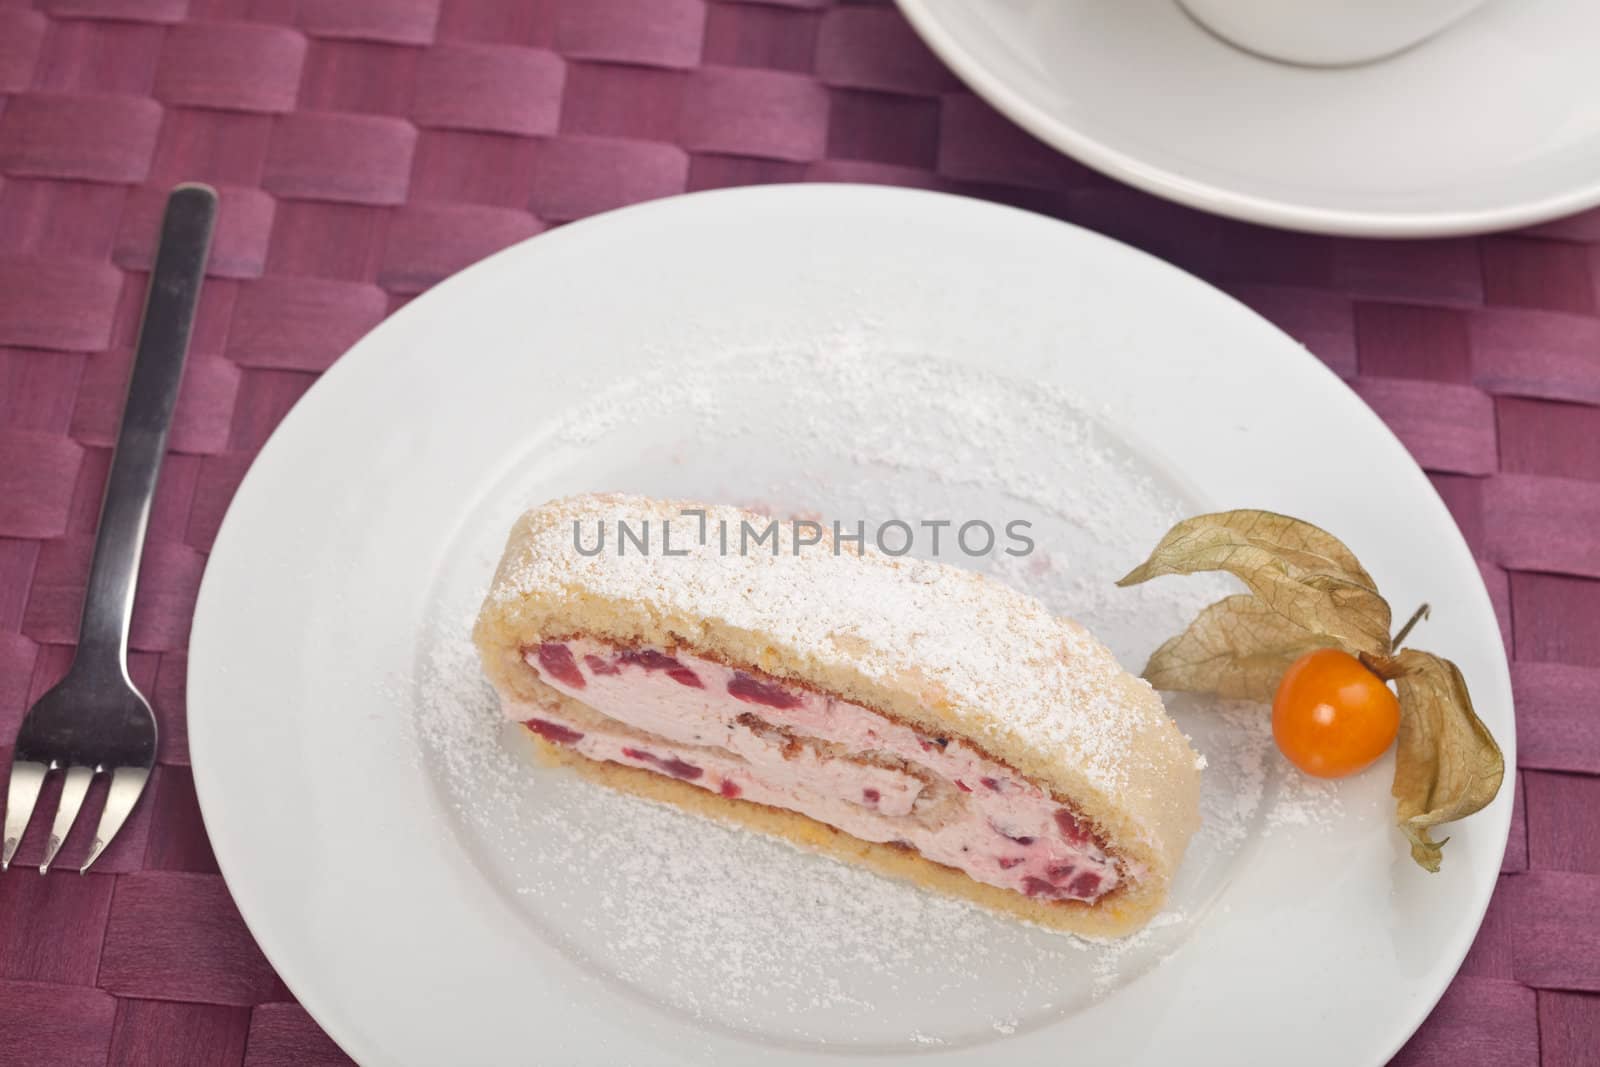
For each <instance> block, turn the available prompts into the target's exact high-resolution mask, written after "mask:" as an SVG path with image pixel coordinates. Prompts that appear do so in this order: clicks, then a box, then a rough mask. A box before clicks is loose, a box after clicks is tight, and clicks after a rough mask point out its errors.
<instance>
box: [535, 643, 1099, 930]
mask: <svg viewBox="0 0 1600 1067" xmlns="http://www.w3.org/2000/svg"><path fill="white" fill-rule="evenodd" d="M524 658H525V659H526V660H527V662H528V665H529V666H531V667H532V668H533V669H534V670H536V671H538V672H539V677H540V679H541V680H543V681H544V682H545V683H546V684H548V685H550V686H551V687H552V688H554V689H557V690H559V691H560V692H562V693H565V694H566V695H568V696H570V697H572V698H573V699H575V700H578V701H581V702H582V703H584V704H585V705H587V706H588V707H590V708H592V709H593V710H594V711H596V712H598V713H600V714H601V715H602V716H604V717H605V718H606V720H607V722H606V723H605V725H603V726H600V727H595V726H592V725H588V724H584V723H578V722H573V721H569V720H566V719H564V718H563V717H562V716H561V715H560V714H559V713H556V712H553V711H550V710H548V709H544V708H532V707H529V706H527V705H520V706H511V707H508V708H507V711H508V713H509V714H511V715H513V716H514V717H516V718H517V719H520V720H522V721H523V722H524V724H525V725H526V726H527V728H528V729H529V730H531V731H533V732H534V733H536V734H538V735H539V736H541V737H543V738H544V739H545V740H547V741H551V742H554V743H556V744H562V745H568V746H570V747H572V748H574V749H576V750H577V751H578V752H579V753H581V754H582V755H584V756H586V757H588V758H589V759H593V760H609V761H611V762H614V763H621V764H625V765H628V766H633V767H641V768H643V769H645V770H649V771H654V772H656V773H658V774H665V775H670V776H672V777H674V778H678V779H681V780H683V781H685V782H689V783H690V784H692V785H696V786H699V787H700V788H702V789H706V790H709V791H711V792H716V793H721V794H722V795H723V796H726V797H738V798H742V799H745V800H750V801H754V802H756V803H760V804H767V805H770V806H772V807H775V808H782V809H785V810H788V811H796V812H799V813H801V814H803V815H806V816H809V817H810V818H813V819H816V820H817V821H818V822H823V823H827V824H828V825H830V826H834V827H837V828H838V829H840V830H843V831H844V832H845V833H848V834H851V835H853V836H855V837H858V838H861V839H863V840H866V841H875V842H881V843H887V844H894V845H898V846H900V847H905V848H910V849H914V850H916V851H917V852H919V853H920V854H921V855H923V856H924V857H926V858H927V859H930V860H933V861H934V862H935V863H941V864H944V865H945V866H947V867H954V868H956V869H958V870H960V871H963V872H965V873H966V874H967V875H968V876H970V877H971V878H973V879H974V880H976V881H979V882H983V883H986V884H988V885H993V886H998V887H1000V888H1002V889H1011V890H1015V891H1017V892H1019V893H1023V894H1026V895H1027V896H1030V897H1038V898H1041V899H1045V900H1083V901H1094V900H1098V899H1099V898H1100V897H1102V896H1104V895H1105V894H1106V893H1108V892H1110V891H1111V890H1113V889H1115V888H1116V887H1117V885H1118V883H1119V881H1120V880H1121V877H1122V872H1121V871H1120V870H1119V868H1118V865H1117V862H1116V861H1115V860H1114V859H1113V858H1112V857H1110V856H1109V855H1108V854H1107V853H1106V850H1105V848H1104V846H1103V845H1102V844H1101V843H1100V842H1099V841H1098V840H1097V839H1096V838H1095V836H1094V834H1093V833H1091V832H1090V830H1089V828H1088V827H1087V826H1086V825H1085V824H1083V823H1082V822H1081V821H1080V820H1079V819H1078V818H1077V817H1076V815H1075V814H1074V812H1073V811H1072V810H1071V809H1070V808H1068V807H1065V806H1063V805H1062V804H1061V803H1060V802H1059V801H1057V800H1055V799H1054V798H1053V797H1051V796H1050V795H1049V793H1047V792H1046V791H1045V790H1043V789H1041V788H1040V787H1039V786H1037V785H1034V784H1033V783H1032V782H1029V781H1027V780H1025V779H1024V778H1022V777H1021V776H1019V775H1018V774H1017V773H1016V772H1015V771H1013V770H1011V769H1010V768H1008V767H1006V766H1005V765H1003V764H1000V763H997V762H995V761H993V760H991V759H988V758H987V757H985V756H984V755H983V754H981V753H980V752H978V751H977V750H975V749H974V748H972V747H971V746H969V745H967V744H965V743H964V742H962V741H960V740H957V739H947V738H941V737H928V736H925V735H923V734H921V733H919V732H918V731H916V730H914V729H912V728H910V727H908V726H903V725H901V724H899V723H896V722H894V721H892V720H890V719H888V718H886V717H885V716H883V715H880V714H878V713H877V712H875V711H873V710H871V709H869V708H865V707H862V706H861V705H859V704H852V703H849V702H847V701H843V700H838V699H835V698H833V697H828V696H823V695H821V694H819V693H814V692H812V691H810V690H808V689H804V688H801V687H798V686H791V685H787V684H785V683H783V682H782V681H779V680H777V679H774V678H772V677H771V676H768V675H764V674H760V673H756V672H749V671H740V670H735V669H733V668H730V667H725V666H723V665H722V664H720V663H716V662H714V661H711V660H706V659H700V658H698V657H694V656H688V655H682V654H669V653H666V652H663V651H660V650H657V649H650V648H635V649H629V648H618V647H616V646H613V645H610V644H606V643H604V642H600V641H595V640H591V639H588V638H574V639H572V640H569V641H566V642H546V643H545V644H542V645H539V646H537V647H534V648H529V649H527V650H526V651H525V653H524Z"/></svg>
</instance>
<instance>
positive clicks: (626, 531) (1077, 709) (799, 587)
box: [473, 495, 1200, 936]
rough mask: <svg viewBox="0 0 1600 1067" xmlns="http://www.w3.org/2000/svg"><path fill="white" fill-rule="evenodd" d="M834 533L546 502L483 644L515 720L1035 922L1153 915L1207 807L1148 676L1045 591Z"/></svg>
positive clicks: (685, 793)
mask: <svg viewBox="0 0 1600 1067" xmlns="http://www.w3.org/2000/svg"><path fill="white" fill-rule="evenodd" d="M747 527H748V531H749V532H747V529H746V528H747ZM758 537H759V540H758V539H757V538H758ZM846 540H848V538H846V537H840V538H839V539H838V541H837V542H836V540H835V538H834V537H833V536H830V534H829V532H828V531H827V530H825V529H823V528H822V527H821V526H820V524H815V523H802V524H800V525H798V526H796V525H795V524H792V523H787V522H780V523H776V524H774V523H773V520H771V519H770V518H768V517H765V516H758V515H755V514H752V513H750V512H745V511H739V510H737V509H734V508H724V507H713V506H710V505H700V504H690V503H684V502H681V501H660V500H649V499H644V498H640V497H627V496H613V495H591V496H578V497H570V498H567V499H563V500H556V501H552V502H550V503H548V504H545V505H543V506H542V507H538V508H535V509H533V510H532V511H529V512H528V513H527V514H525V515H524V516H522V518H521V519H520V520H518V522H517V523H516V525H515V527H514V528H513V529H512V531H511V537H510V540H509V542H508V543H507V545H506V551H505V555H504V556H503V557H502V559H501V561H500V566H499V569H498V571H497V572H496V574H495V578H494V584H493V587H492V588H491V589H490V591H489V595H488V597H487V598H486V599H485V601H484V604H483V609H482V611H481V612H480V614H479V616H478V621H477V626H476V627H475V629H474V633H473V637H474V640H475V641H476V643H477V646H478V650H479V652H480V654H481V656H482V658H483V664H484V669H485V671H486V672H487V674H488V676H489V679H490V680H491V681H492V682H493V683H494V686H495V688H496V689H497V690H498V691H499V693H500V697H501V700H502V703H503V706H504V709H505V712H506V714H507V715H508V716H510V717H511V718H513V719H514V720H516V721H518V722H521V723H523V724H525V725H526V727H527V729H528V730H529V731H531V732H532V734H533V735H534V736H535V739H536V742H537V745H538V747H539V749H540V751H541V752H542V753H543V754H544V755H545V756H547V757H548V758H551V759H553V760H556V761H559V762H562V763H568V764H571V765H572V766H574V767H576V768H578V769H579V770H580V771H582V772H583V773H585V774H587V775H589V776H590V777H591V778H594V779H596V780H598V781H601V782H603V783H605V784H607V785H609V786H613V787H615V788H618V789H623V790H627V791H629V792H633V793H638V794H642V795H644V796H647V797H651V798H654V799H657V800H664V801H670V802H672V803H674V804H677V805H679V806H681V807H683V808H686V809H688V810H690V811H695V812H700V813H703V814H706V815H713V816H716V817H719V818H723V819H727V820H732V821H736V822H739V823H742V824H744V825H746V826H749V827H752V828H755V829H759V830H763V831H766V832H768V833H772V834H777V835H780V836H782V837H785V838H788V839H790V840H792V841H795V842H799V843H801V844H804V845H806V846H809V847H812V848H815V849H818V850H820V851H823V852H826V853H828V854H830V855H833V856H835V857H838V858H842V859H846V860H850V861H854V862H859V863H863V864H865V865H867V866H869V867H872V868H874V869H876V870H878V871H881V872H883V873H886V874H891V875H896V876H899V877H903V878H907V879H910V880H912V881H915V882H917V883H919V884H922V885H924V886H928V887H931V888H934V889H938V890H941V891H944V892H947V893H951V894H954V895H957V896H961V897H965V898H967V899H970V900H974V901H977V902H979V903H981V904H984V905H987V906H989V907H992V908H995V909H997V910H1001V911H1006V912H1010V913H1012V914H1014V915H1017V916H1021V917H1023V918H1025V919H1029V920H1031V921H1034V922H1037V923H1041V924H1043V925H1047V926H1052V927H1056V928H1059V929H1063V930H1069V931H1073V932H1076V933H1082V934H1088V935H1096V936H1114V935H1120V934H1125V933H1128V932H1130V931H1132V930H1134V929H1137V928H1138V927H1139V926H1141V925H1143V924H1144V923H1145V922H1146V921H1147V920H1149V919H1150V918H1151V917H1152V916H1153V915H1155V914H1156V912H1157V911H1158V910H1159V909H1160V907H1161V904H1162V901H1163V900H1164V899H1165V897H1166V894H1167V887H1168V885H1169V884H1170V882H1171V879H1172V875H1173V871H1174V870H1175V869H1176V868H1177V866H1178V862H1179V860H1180V859H1181V858H1182V856H1183V851H1184V847H1185V846H1186V845H1187V843H1188V840H1189V837H1190V835H1191V834H1192V833H1193V832H1194V830H1195V828H1196V827H1197V826H1198V824H1199V795H1200V771H1199V760H1198V758H1197V757H1196V755H1195V753H1194V751H1193V750H1192V749H1191V748H1190V747H1189V745H1188V743H1187V741H1186V740H1185V738H1184V736H1183V735H1182V733H1180V732H1179V730H1178V728H1177V727H1176V726H1175V725H1174V724H1173V722H1172V720H1171V719H1169V718H1168V717H1167V716H1166V714H1165V711H1164V709H1163V708H1162V705H1161V700H1160V698H1159V697H1158V696H1157V695H1156V693H1155V691H1154V690H1152V689H1151V688H1150V687H1149V686H1148V685H1146V684H1145V683H1144V682H1142V681H1140V680H1139V679H1137V678H1135V677H1133V676H1132V675H1130V674H1128V673H1127V672H1126V671H1124V670H1122V668H1121V667H1119V666H1118V665H1117V662H1116V660H1115V659H1113V658H1112V655H1111V653H1110V652H1109V651H1108V650H1107V649H1106V648H1105V646H1103V645H1101V644H1100V643H1099V642H1098V641H1096V640H1095V639H1094V638H1093V637H1092V636H1090V635H1089V633H1088V632H1087V631H1086V630H1084V629H1083V627H1081V626H1079V625H1078V624H1077V623H1074V622H1072V621H1070V620H1068V619H1061V618H1056V617H1055V616H1052V615H1051V614H1050V613H1049V612H1048V611H1047V610H1046V609H1045V608H1044V606H1043V605H1042V604H1040V603H1039V602H1038V601H1036V600H1034V599H1033V598H1031V597H1028V596H1025V595H1023V594H1022V593H1019V592H1016V591H1015V590H1012V589H1010V588H1007V587H1006V586H1004V585H1001V584H1000V583H998V582H995V581H993V580H991V579H988V578H986V577H984V576H982V575H979V574H977V573H975V572H972V571H967V570H963V569H960V568H957V567H950V566H945V565H942V564H935V563H927V562H921V561H917V560H912V559H903V558H891V557H889V556H886V555H883V554H881V553H878V552H876V551H873V550H870V549H868V550H867V551H864V552H863V551H861V550H859V549H858V548H856V547H855V546H854V545H851V544H845V543H842V542H845V541H846Z"/></svg>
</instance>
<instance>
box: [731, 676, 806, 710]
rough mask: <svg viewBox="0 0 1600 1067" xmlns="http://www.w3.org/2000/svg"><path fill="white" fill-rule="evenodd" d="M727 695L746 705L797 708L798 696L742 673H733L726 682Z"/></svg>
mask: <svg viewBox="0 0 1600 1067" xmlns="http://www.w3.org/2000/svg"><path fill="white" fill-rule="evenodd" d="M728 694H729V695H730V696H734V697H738V698H739V699H740V700H742V701H744V702H745V703H746V704H764V705H766V706H767V707H769V708H798V707H799V706H800V696H799V695H798V694H796V693H791V692H790V691H789V690H787V689H785V688H784V687H783V686H781V685H779V684H778V683H776V682H763V681H759V680H758V679H755V678H752V677H750V675H748V674H746V673H744V672H743V671H735V672H734V674H733V678H732V679H731V680H730V681H729V682H728Z"/></svg>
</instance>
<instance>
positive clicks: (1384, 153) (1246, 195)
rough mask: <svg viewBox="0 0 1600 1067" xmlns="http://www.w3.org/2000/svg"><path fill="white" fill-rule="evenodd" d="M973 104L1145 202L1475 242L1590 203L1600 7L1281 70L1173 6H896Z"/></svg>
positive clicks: (951, 0)
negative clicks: (1349, 62)
mask: <svg viewBox="0 0 1600 1067" xmlns="http://www.w3.org/2000/svg"><path fill="white" fill-rule="evenodd" d="M899 4H900V7H901V9H902V10H903V11H904V12H905V14H906V16H907V17H908V18H909V19H910V20H911V23H912V25H913V26H915V27H916V28H917V31H918V32H919V33H920V34H921V35H922V37H923V39H924V40H925V41H927V43H928V44H929V45H930V46H931V47H932V48H933V49H934V51H936V52H937V53H938V54H939V55H940V56H942V57H943V58H944V60H945V61H946V62H947V63H949V64H950V66H951V67H953V68H954V69H955V72H956V73H957V74H958V75H960V76H961V78H962V79H963V80H965V81H966V82H967V84H968V85H970V86H971V87H972V88H973V90H974V91H976V92H977V93H978V94H979V95H981V96H983V97H984V98H985V99H986V100H988V101H989V102H990V103H991V104H993V105H994V106H995V107H997V108H999V109H1000V110H1001V111H1003V112H1004V113H1005V114H1007V115H1008V116H1010V117H1011V119H1012V120H1014V121H1015V122H1017V123H1018V124H1020V125H1021V126H1023V127H1025V128H1026V129H1028V130H1029V131H1031V132H1032V133H1033V134H1034V135H1035V136H1037V137H1040V138H1042V139H1043V140H1044V141H1046V142H1048V143H1049V144H1052V145H1054V146H1055V147H1056V148H1059V149H1060V150H1061V151H1063V152H1066V153H1067V154H1069V155H1071V156H1074V157H1075V158H1077V159H1079V160H1081V161H1082V162H1084V163H1086V164H1088V165H1089V166H1092V167H1095V168H1096V169H1098V170H1101V171H1104V172H1105V173H1107V174H1109V175H1111V176H1112V177H1115V178H1118V179H1120V180H1122V181H1126V182H1129V183H1131V184H1133V185H1137V186H1140V187H1141V188H1144V189H1146V190H1149V191H1150V192H1152V193H1156V194H1157V195H1159V196H1164V197H1167V198H1169V199H1171V200H1176V201H1179V202H1180V203H1184V204H1188V205H1190V206H1192V207H1197V208H1201V209H1202V210H1206V211H1214V212H1217V213H1218V214H1223V215H1231V216H1234V217H1236V218H1241V219H1247V220H1250V221H1253V222H1260V223H1265V224H1268V225H1273V226H1285V227H1289V228H1292V229H1299V230H1310V231H1315V232H1320V233H1339V234H1350V235H1357V236H1375V237H1376V236H1383V237H1402V236H1411V237H1420V236H1442V235H1447V234H1462V233H1479V232H1483V231H1487V230H1495V229H1503V228H1507V227H1512V226H1520V225H1527V224H1531V223H1535V222H1542V221H1544V220H1546V219H1551V218H1556V217H1558V216H1561V215H1565V214H1569V213H1571V212H1574V211H1578V210H1581V209H1583V208H1586V207H1590V206H1592V205H1594V204H1596V203H1600V107H1597V106H1596V104H1595V101H1596V100H1597V99H1600V4H1596V3H1593V2H1592V0H1492V2H1491V3H1489V4H1488V5H1486V6H1485V7H1484V8H1482V9H1481V10H1479V11H1478V12H1476V13H1474V14H1472V15H1470V16H1468V17H1467V18H1466V19H1465V20H1463V21H1462V22H1460V23H1459V24H1457V25H1455V26H1453V27H1451V28H1450V29H1448V30H1446V31H1445V32H1444V33H1442V34H1440V35H1438V36H1437V37H1434V38H1432V39H1430V40H1428V41H1425V42H1423V43H1422V44H1421V45H1419V46H1417V47H1415V48H1413V49H1411V50H1409V51H1407V52H1404V53H1402V54H1400V55H1397V56H1394V57H1392V58H1390V59H1387V60H1382V61H1379V62H1376V63H1372V64H1368V65H1366V66H1358V67H1345V68H1337V69H1312V68H1306V67H1295V66H1289V65H1286V64H1281V63H1277V62H1273V61H1271V60H1266V59H1261V58H1258V57H1256V56H1252V55H1249V54H1247V53H1245V52H1242V51H1240V50H1238V49H1236V48H1234V47H1233V46H1231V45H1228V44H1225V43H1223V42H1222V41H1221V40H1219V39H1218V38H1216V37H1213V36H1212V35H1211V34H1209V33H1208V32H1207V31H1206V30H1204V29H1202V28H1201V27H1200V26H1199V25H1198V24H1197V23H1195V22H1194V21H1192V20H1191V19H1190V18H1189V17H1188V16H1187V15H1185V14H1184V12H1183V11H1182V9H1181V8H1180V7H1179V6H1178V4H1177V3H1176V2H1175V0H1116V2H1115V3H1107V2H1106V0H899Z"/></svg>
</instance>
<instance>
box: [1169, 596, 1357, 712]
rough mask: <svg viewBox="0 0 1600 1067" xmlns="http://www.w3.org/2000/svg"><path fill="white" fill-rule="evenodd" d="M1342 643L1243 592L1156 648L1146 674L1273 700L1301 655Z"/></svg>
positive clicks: (1189, 688) (1175, 686) (1188, 687)
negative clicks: (1281, 683) (1307, 627)
mask: <svg viewBox="0 0 1600 1067" xmlns="http://www.w3.org/2000/svg"><path fill="white" fill-rule="evenodd" d="M1336 644H1337V642H1336V641H1334V640H1333V639H1331V638H1328V637H1325V636H1322V635H1320V634H1314V633H1312V632H1311V631H1310V630H1307V629H1305V628H1304V627H1301V626H1296V625H1295V624H1294V623H1292V622H1290V621H1289V619H1288V618H1287V617H1285V616H1283V615H1281V614H1279V613H1278V612H1277V611H1274V610H1273V609H1272V608H1271V607H1269V606H1268V605H1267V604H1265V603H1263V602H1262V601H1261V600H1260V598H1258V597H1254V596H1251V595H1249V594H1240V595H1238V596H1230V597H1228V598H1226V599H1224V600H1219V601H1217V602H1216V603H1215V604H1212V605H1211V606H1210V607H1208V608H1206V609H1205V610H1204V611H1202V612H1201V613H1200V614H1199V616H1197V617H1196V618H1195V620H1194V622H1192V623H1190V624H1189V628H1188V629H1187V630H1185V631H1183V633H1181V634H1179V635H1178V636H1176V637H1174V638H1172V639H1171V640H1170V641H1168V642H1167V643H1166V644H1164V645H1162V646H1161V647H1160V648H1158V649H1156V650H1155V652H1154V653H1153V654H1151V656H1150V661H1149V662H1148V663H1147V664H1145V668H1144V677H1145V680H1146V681H1148V682H1149V683H1150V684H1151V685H1153V686H1155V687H1156V688H1157V689H1165V690H1169V691H1178V692H1187V693H1215V694H1216V695H1217V696H1220V697H1224V698H1227V699H1229V700H1259V701H1261V702H1263V703H1268V704H1270V703H1271V702H1272V696H1273V694H1274V693H1275V692H1277V689H1278V682H1279V681H1280V680H1281V679H1282V678H1283V673H1284V672H1285V671H1287V670H1288V669H1289V667H1290V666H1291V665H1292V664H1293V663H1294V661H1295V660H1297V659H1299V658H1300V657H1301V656H1303V655H1305V654H1306V653H1307V652H1310V651H1312V650H1313V649H1318V648H1328V647H1329V646H1332V645H1336Z"/></svg>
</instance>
